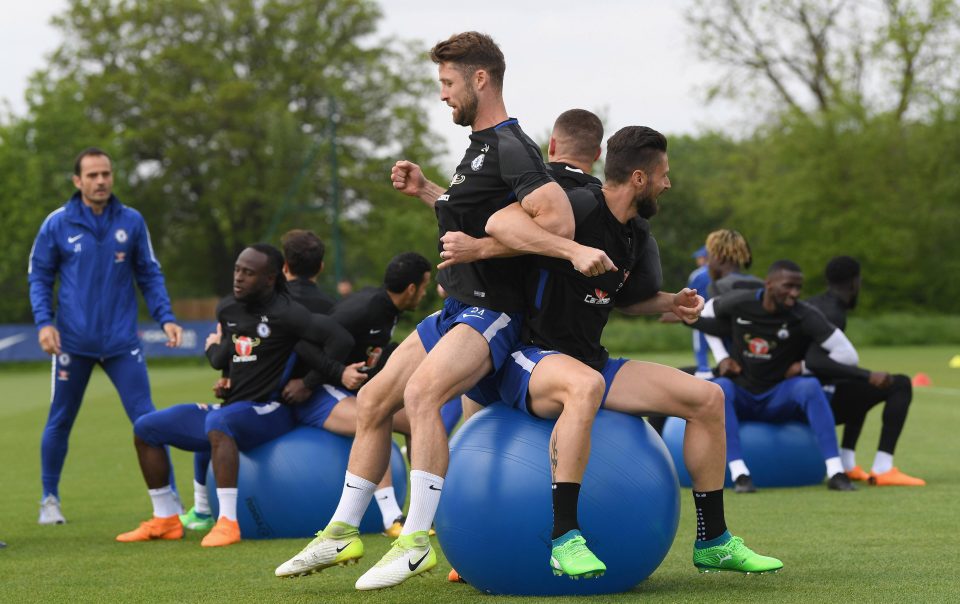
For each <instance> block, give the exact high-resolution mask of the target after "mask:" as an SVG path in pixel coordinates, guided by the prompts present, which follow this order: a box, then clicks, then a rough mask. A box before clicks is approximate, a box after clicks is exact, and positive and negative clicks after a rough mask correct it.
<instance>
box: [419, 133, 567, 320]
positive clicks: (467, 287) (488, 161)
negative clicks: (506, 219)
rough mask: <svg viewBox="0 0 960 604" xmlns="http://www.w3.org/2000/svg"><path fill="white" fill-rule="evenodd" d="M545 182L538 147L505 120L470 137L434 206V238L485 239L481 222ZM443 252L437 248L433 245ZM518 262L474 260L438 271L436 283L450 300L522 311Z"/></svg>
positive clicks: (520, 269) (441, 246) (545, 171)
mask: <svg viewBox="0 0 960 604" xmlns="http://www.w3.org/2000/svg"><path fill="white" fill-rule="evenodd" d="M549 182H551V179H550V176H549V175H548V174H547V168H546V166H545V165H544V163H543V157H542V156H541V155H540V148H539V147H538V146H537V145H536V143H534V142H533V141H532V140H530V137H528V136H527V135H526V134H524V133H523V131H522V130H521V129H520V126H519V124H518V123H517V120H515V119H512V118H511V119H508V120H507V121H505V122H501V123H500V124H497V125H496V126H494V127H492V128H487V129H485V130H478V131H476V132H472V133H471V134H470V146H469V147H468V148H467V152H466V153H465V154H464V156H463V159H462V160H460V165H459V166H457V173H456V174H454V176H453V179H452V180H451V181H450V187H449V188H448V189H447V190H446V191H445V192H444V194H443V195H441V196H440V197H439V198H438V199H437V202H436V205H435V209H436V213H437V224H438V225H439V227H440V237H443V235H444V234H445V233H446V232H447V231H462V232H463V233H466V234H467V235H470V236H471V237H478V238H479V237H486V236H487V232H486V225H487V219H488V218H490V216H492V215H493V214H494V213H495V212H496V211H497V210H500V209H502V208H504V207H506V206H507V205H509V204H511V203H513V202H515V201H520V200H523V198H524V197H526V196H527V195H528V194H529V193H531V192H532V191H534V190H536V189H538V188H540V187H541V186H543V185H545V184H547V183H549ZM438 249H439V250H440V251H442V250H443V244H438ZM522 267H523V262H521V261H518V260H517V259H515V258H499V259H491V260H478V261H476V262H470V263H467V264H455V265H453V266H450V267H447V268H445V269H443V270H441V271H440V272H439V273H438V275H437V281H439V282H440V285H442V286H443V288H444V289H445V290H447V292H448V293H449V295H450V296H451V297H453V298H454V299H456V300H459V301H460V302H463V303H464V304H472V305H477V306H482V307H485V308H489V309H491V310H496V311H500V312H519V311H521V310H522V309H523V292H522V286H521V276H522Z"/></svg>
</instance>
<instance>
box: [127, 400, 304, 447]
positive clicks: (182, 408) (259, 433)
mask: <svg viewBox="0 0 960 604" xmlns="http://www.w3.org/2000/svg"><path fill="white" fill-rule="evenodd" d="M293 428H294V423H293V411H292V410H291V409H290V407H288V406H286V405H281V404H280V403H254V402H252V401H238V402H235V403H232V404H230V405H206V404H202V403H187V404H183V405H174V406H173V407H168V408H166V409H161V410H159V411H153V412H152V413H147V414H146V415H142V416H140V418H138V419H137V421H136V422H135V423H134V424H133V431H134V434H136V435H137V436H139V437H140V438H141V439H142V440H143V441H144V442H146V443H147V444H148V445H151V446H154V447H159V446H162V445H172V446H174V447H177V448H178V449H184V450H186V451H209V450H210V441H209V439H208V437H207V434H208V433H209V432H210V431H211V430H218V431H220V432H223V433H224V434H226V435H228V436H230V437H231V438H233V439H234V440H235V441H236V442H237V448H238V449H240V450H241V451H246V450H248V449H252V448H253V447H256V446H258V445H261V444H263V443H265V442H267V441H270V440H273V439H274V438H277V437H278V436H281V435H282V434H285V433H287V432H289V431H290V430H293Z"/></svg>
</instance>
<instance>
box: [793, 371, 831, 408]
mask: <svg viewBox="0 0 960 604" xmlns="http://www.w3.org/2000/svg"><path fill="white" fill-rule="evenodd" d="M794 388H796V393H797V396H798V397H799V398H800V400H804V401H819V400H820V399H823V401H824V402H826V400H827V399H826V397H825V396H824V394H823V387H822V386H821V385H820V381H819V380H817V378H812V377H806V378H800V380H798V382H797V384H796V386H794Z"/></svg>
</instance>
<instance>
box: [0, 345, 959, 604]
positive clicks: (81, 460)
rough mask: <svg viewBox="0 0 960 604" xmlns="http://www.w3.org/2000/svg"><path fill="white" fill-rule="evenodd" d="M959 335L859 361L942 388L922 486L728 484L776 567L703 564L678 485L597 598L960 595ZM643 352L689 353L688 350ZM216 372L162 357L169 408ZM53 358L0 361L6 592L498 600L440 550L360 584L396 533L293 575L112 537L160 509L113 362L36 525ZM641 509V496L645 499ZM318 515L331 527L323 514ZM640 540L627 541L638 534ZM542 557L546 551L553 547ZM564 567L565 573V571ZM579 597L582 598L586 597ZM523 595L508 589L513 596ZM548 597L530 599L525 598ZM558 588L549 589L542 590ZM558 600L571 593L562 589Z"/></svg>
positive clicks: (181, 471) (925, 404)
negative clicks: (657, 522) (774, 570)
mask: <svg viewBox="0 0 960 604" xmlns="http://www.w3.org/2000/svg"><path fill="white" fill-rule="evenodd" d="M957 353H960V346H957V347H928V348H874V349H866V350H862V351H861V357H862V364H863V365H864V366H867V367H871V368H875V369H887V370H890V371H896V372H902V373H908V374H911V375H912V374H914V373H916V372H919V371H922V372H925V373H927V374H928V375H929V376H930V377H931V378H932V380H933V387H931V388H920V389H917V391H916V396H915V399H914V403H913V406H912V408H911V410H910V416H909V419H908V422H907V426H906V430H905V431H904V434H903V436H902V438H901V440H900V444H899V446H898V449H897V452H896V462H897V465H899V466H900V467H901V468H902V469H904V470H905V471H907V472H908V473H911V474H914V475H917V476H921V477H923V478H925V479H926V480H927V481H928V483H929V484H928V486H927V487H924V488H915V489H906V488H870V487H865V486H864V487H861V488H860V490H859V491H858V492H856V493H851V494H845V493H834V492H828V491H827V489H826V488H825V487H824V486H817V487H807V488H796V489H766V490H762V491H761V492H759V493H757V494H756V495H739V496H737V495H734V494H733V493H732V492H730V491H727V494H726V498H725V499H726V512H727V521H728V524H729V525H730V527H731V530H732V531H734V532H735V533H736V534H739V535H741V536H743V537H744V538H745V539H746V541H747V543H748V544H749V545H751V546H752V547H753V548H754V549H756V550H758V551H760V552H763V553H768V554H770V555H774V556H777V557H780V558H782V559H783V560H784V562H785V564H786V567H785V569H784V571H783V572H781V573H779V574H777V575H770V576H740V575H734V574H731V573H724V574H710V575H700V574H698V573H697V572H696V571H695V570H694V568H693V566H692V564H691V562H690V554H691V543H692V539H693V534H694V520H693V506H692V501H691V497H690V496H689V494H687V493H682V497H681V501H682V506H683V510H682V516H681V520H680V529H679V532H678V535H677V540H676V542H675V543H674V546H673V548H672V549H671V550H670V553H669V554H668V556H667V558H666V560H665V561H664V562H663V564H662V565H661V567H660V568H659V569H658V570H657V571H656V572H655V573H654V574H653V575H652V576H651V577H650V578H649V579H648V580H647V581H645V582H643V583H642V584H640V585H639V586H637V587H636V588H634V590H633V591H632V592H629V593H626V594H619V595H615V596H601V597H594V598H590V600H594V601H598V602H624V601H627V602H730V601H736V602H805V603H809V602H839V601H843V602H860V601H863V602H867V601H869V602H871V603H876V602H904V601H916V602H947V601H953V602H956V601H960V582H958V581H957V579H956V576H955V574H954V572H953V571H952V570H951V568H952V563H953V560H954V559H955V557H956V555H957V552H958V551H960V550H958V547H960V546H958V545H957V542H958V539H957V537H958V529H957V526H958V520H957V519H958V518H960V515H958V510H960V505H958V501H960V472H958V461H957V460H958V459H960V445H958V443H960V438H958V435H957V432H958V428H960V421H958V420H960V369H949V368H948V366H947V362H948V360H949V359H950V357H952V356H953V355H954V354H957ZM646 359H647V360H658V361H660V362H664V363H667V364H676V365H679V364H686V363H688V362H689V361H690V355H689V354H688V353H684V354H660V355H650V356H649V357H646ZM214 377H215V376H214V373H213V372H212V371H211V370H208V369H206V368H204V367H202V366H199V365H196V366H193V365H189V366H184V365H164V364H160V363H153V364H152V366H151V380H152V385H153V393H154V400H155V401H156V403H157V405H158V406H159V407H165V406H168V405H171V404H174V403H179V402H186V401H194V400H205V399H208V398H209V392H210V386H211V384H212V382H213V379H214ZM49 380H50V373H49V368H42V367H37V366H18V367H0V392H2V404H0V426H2V428H0V460H2V462H0V539H2V540H5V541H7V542H8V544H9V547H7V548H6V549H5V550H0V602H141V601H142V602H211V601H224V602H231V603H240V602H274V601H282V602H291V603H292V602H340V601H352V602H414V601H420V602H449V601H454V600H456V601H458V602H469V601H478V602H492V601H495V600H496V601H499V600H500V598H493V597H491V596H483V595H481V594H479V593H478V592H476V591H475V590H474V589H473V588H471V587H469V586H467V585H453V584H449V583H447V581H446V573H447V570H449V565H448V564H447V562H446V560H444V559H441V562H440V564H439V565H438V567H437V569H436V570H434V571H433V572H432V573H431V574H429V575H427V576H426V577H425V578H418V579H414V580H411V581H408V582H407V583H406V584H404V585H401V586H400V587H398V588H395V589H392V590H386V591H382V592H375V593H357V592H355V591H354V590H353V583H354V581H355V580H356V578H357V577H358V576H359V575H360V573H361V572H362V571H363V570H365V569H366V568H367V567H369V565H370V564H372V563H373V562H374V561H375V560H377V559H378V558H379V556H380V554H382V553H383V552H384V551H386V549H387V547H388V545H389V542H388V540H387V539H386V538H385V537H380V536H371V537H367V538H366V539H365V543H366V545H367V555H366V557H365V558H364V560H363V561H362V562H361V564H360V565H358V566H352V567H349V568H335V569H330V570H328V571H324V572H323V573H321V574H319V575H314V576H311V577H307V578H302V579H296V580H279V579H275V578H274V577H273V569H274V567H275V566H276V565H277V564H279V563H280V562H282V561H284V560H286V559H287V558H288V557H289V556H290V555H292V554H293V553H295V552H296V551H297V550H298V549H299V548H300V547H301V546H302V545H303V544H304V540H275V541H252V540H251V541H244V542H242V543H240V544H239V545H237V546H233V547H228V548H222V549H214V550H205V549H202V548H201V547H200V538H201V535H199V534H195V533H193V534H188V536H187V537H186V539H185V540H183V541H181V542H163V543H143V544H119V543H115V542H114V540H113V539H114V536H115V535H116V534H118V533H120V532H122V531H125V530H129V529H131V528H133V527H135V526H136V525H137V523H138V522H140V521H141V520H144V519H146V518H147V517H148V516H149V514H150V503H149V498H148V497H147V494H146V491H145V487H144V485H143V482H142V480H141V478H140V474H139V471H138V468H137V463H136V459H135V456H134V452H133V447H132V442H131V441H132V438H131V430H130V425H129V423H128V422H127V419H126V417H125V415H124V414H123V411H122V409H121V406H120V404H119V401H118V400H117V397H116V394H115V392H114V390H113V388H112V386H111V385H110V383H109V382H108V380H107V379H106V377H105V376H104V375H103V374H102V372H99V371H98V372H95V374H94V378H93V380H92V381H91V384H90V387H89V389H88V391H87V398H86V400H85V402H84V407H83V409H82V411H81V413H80V416H79V418H78V421H77V424H76V426H75V427H74V431H73V436H72V439H71V442H70V454H69V456H68V458H67V464H66V468H65V469H64V475H63V481H62V484H61V495H62V497H63V502H64V503H63V509H64V513H65V514H66V516H67V519H68V524H66V525H64V526H46V527H41V526H38V525H37V524H36V515H37V507H38V506H37V503H38V500H39V495H40V478H39V474H40V463H39V461H40V460H39V441H40V433H41V430H42V428H43V423H44V421H45V418H46V413H47V407H48V400H49V390H48V389H49ZM879 416H880V412H879V409H877V410H875V411H874V412H873V413H871V415H870V417H869V418H868V422H867V426H866V429H865V430H864V433H863V436H862V438H861V441H860V448H859V451H858V460H859V461H860V463H861V465H864V466H869V465H870V463H871V461H872V458H873V454H874V450H875V447H876V443H877V438H878V434H879V423H880V417H879ZM174 461H175V464H176V470H177V475H178V479H179V483H180V487H181V490H182V491H184V492H185V494H186V497H185V499H186V501H187V503H188V505H189V503H190V492H191V487H190V477H191V476H192V466H191V458H190V456H189V455H187V454H184V453H182V452H177V453H175V457H174ZM637 506H638V508H640V509H642V502H638V504H637ZM318 528H320V527H318ZM636 546H638V544H627V543H625V544H624V547H636ZM544 564H546V557H545V558H544ZM558 580H563V579H558ZM580 599H582V598H580ZM513 600H516V599H513V598H511V601H513ZM528 600H536V601H541V599H537V598H525V599H523V601H528ZM543 600H544V601H547V599H543ZM549 601H565V599H564V598H553V599H549Z"/></svg>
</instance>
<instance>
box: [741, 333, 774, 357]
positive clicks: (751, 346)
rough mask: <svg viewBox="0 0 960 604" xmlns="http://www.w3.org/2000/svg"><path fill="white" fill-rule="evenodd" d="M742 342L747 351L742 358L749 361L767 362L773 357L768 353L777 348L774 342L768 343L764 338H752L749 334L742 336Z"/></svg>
mask: <svg viewBox="0 0 960 604" xmlns="http://www.w3.org/2000/svg"><path fill="white" fill-rule="evenodd" d="M743 341H744V342H746V344H747V349H746V350H745V351H744V352H743V356H745V357H747V358H750V359H759V360H763V361H768V360H770V358H771V357H772V356H773V355H771V354H770V353H771V352H772V351H773V349H774V348H776V347H777V343H776V342H770V341H768V340H766V339H764V338H759V337H754V336H752V335H750V334H746V335H744V336H743Z"/></svg>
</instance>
